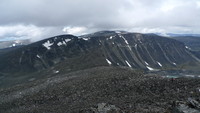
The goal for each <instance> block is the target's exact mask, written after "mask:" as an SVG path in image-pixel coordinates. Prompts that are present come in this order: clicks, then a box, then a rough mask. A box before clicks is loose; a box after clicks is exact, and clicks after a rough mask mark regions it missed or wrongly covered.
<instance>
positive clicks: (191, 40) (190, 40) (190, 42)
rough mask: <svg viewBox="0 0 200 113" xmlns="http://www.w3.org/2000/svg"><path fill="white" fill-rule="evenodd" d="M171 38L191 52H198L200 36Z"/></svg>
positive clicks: (199, 49)
mask: <svg viewBox="0 0 200 113" xmlns="http://www.w3.org/2000/svg"><path fill="white" fill-rule="evenodd" d="M171 38H173V39H175V40H178V41H180V42H183V43H184V44H185V45H186V46H187V47H188V48H190V49H191V50H193V51H200V36H198V37H197V36H176V37H171Z"/></svg>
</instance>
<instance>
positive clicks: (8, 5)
mask: <svg viewBox="0 0 200 113" xmlns="http://www.w3.org/2000/svg"><path fill="white" fill-rule="evenodd" d="M199 12H200V1H199V0H56V1H55V0H1V1H0V40H3V39H7V38H12V37H13V38H30V39H32V40H33V41H36V40H40V39H43V38H47V37H50V36H53V35H59V34H64V33H71V34H75V35H81V34H83V33H91V32H95V31H99V30H127V31H132V32H142V33H150V32H154V33H155V32H158V33H169V32H170V33H200V22H199V20H200V13H199Z"/></svg>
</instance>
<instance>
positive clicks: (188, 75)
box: [184, 75, 195, 77]
mask: <svg viewBox="0 0 200 113" xmlns="http://www.w3.org/2000/svg"><path fill="white" fill-rule="evenodd" d="M184 76H186V77H195V76H194V75H184Z"/></svg>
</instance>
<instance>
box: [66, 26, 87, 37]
mask: <svg viewBox="0 0 200 113" xmlns="http://www.w3.org/2000/svg"><path fill="white" fill-rule="evenodd" d="M86 30H87V28H86V27H69V26H68V27H64V28H63V32H65V33H67V34H73V35H82V34H84V32H85V31H86Z"/></svg>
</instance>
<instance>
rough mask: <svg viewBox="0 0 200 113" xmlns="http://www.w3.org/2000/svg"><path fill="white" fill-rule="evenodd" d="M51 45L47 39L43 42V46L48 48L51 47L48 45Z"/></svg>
mask: <svg viewBox="0 0 200 113" xmlns="http://www.w3.org/2000/svg"><path fill="white" fill-rule="evenodd" d="M52 45H53V43H50V41H49V40H48V41H47V42H45V43H44V44H43V46H44V47H46V48H47V49H48V50H49V49H51V48H50V46H52Z"/></svg>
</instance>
